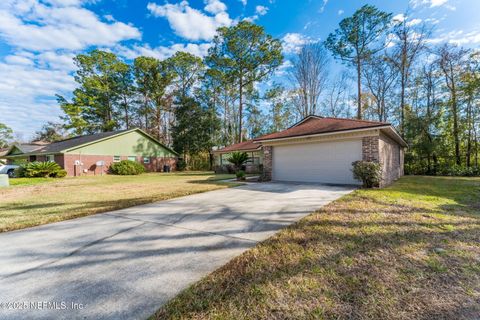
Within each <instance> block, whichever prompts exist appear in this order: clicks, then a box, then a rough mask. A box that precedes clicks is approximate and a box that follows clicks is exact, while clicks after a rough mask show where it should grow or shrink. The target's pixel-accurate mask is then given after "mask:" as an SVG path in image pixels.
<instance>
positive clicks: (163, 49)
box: [113, 43, 211, 60]
mask: <svg viewBox="0 0 480 320" xmlns="http://www.w3.org/2000/svg"><path fill="white" fill-rule="evenodd" d="M210 47H211V44H210V43H201V44H196V43H187V44H183V43H177V44H173V45H171V46H159V47H155V48H152V47H150V46H148V45H143V46H142V45H134V46H132V47H125V46H117V47H115V48H114V49H113V51H114V52H115V53H116V54H118V55H120V56H122V57H125V58H127V59H135V58H136V57H138V56H147V57H153V58H157V59H161V60H163V59H166V58H168V57H170V56H172V55H174V54H175V52H177V51H184V52H189V53H191V54H194V55H196V56H199V57H204V56H206V55H207V53H208V49H209V48H210Z"/></svg>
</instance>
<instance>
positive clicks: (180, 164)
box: [177, 159, 187, 171]
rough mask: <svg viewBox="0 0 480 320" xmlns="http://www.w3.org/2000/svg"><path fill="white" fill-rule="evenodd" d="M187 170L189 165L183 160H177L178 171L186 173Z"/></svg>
mask: <svg viewBox="0 0 480 320" xmlns="http://www.w3.org/2000/svg"><path fill="white" fill-rule="evenodd" d="M185 169H187V163H186V162H185V160H183V159H178V160H177V171H184V170H185Z"/></svg>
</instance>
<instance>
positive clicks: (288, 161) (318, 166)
mask: <svg viewBox="0 0 480 320" xmlns="http://www.w3.org/2000/svg"><path fill="white" fill-rule="evenodd" d="M361 155H362V142H361V140H345V141H336V142H322V143H305V144H292V145H285V146H275V147H273V172H272V174H273V179H274V180H278V181H305V182H319V183H337V184H359V182H358V181H356V180H354V179H353V176H352V171H351V168H352V162H354V161H356V160H361Z"/></svg>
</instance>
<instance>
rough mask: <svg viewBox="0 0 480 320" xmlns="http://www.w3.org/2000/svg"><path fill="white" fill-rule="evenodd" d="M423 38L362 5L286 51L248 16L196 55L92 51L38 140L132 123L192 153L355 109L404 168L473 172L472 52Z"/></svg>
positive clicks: (479, 76)
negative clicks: (397, 140)
mask: <svg viewBox="0 0 480 320" xmlns="http://www.w3.org/2000/svg"><path fill="white" fill-rule="evenodd" d="M431 35H432V26H431V25H427V24H426V23H424V22H422V21H420V20H418V19H412V18H410V17H409V14H408V13H406V14H404V15H397V16H395V17H393V16H392V14H389V13H385V12H382V11H380V10H378V9H377V8H375V7H373V6H370V5H366V6H363V7H361V8H360V9H358V10H357V11H356V12H355V13H354V15H352V16H351V17H347V18H345V19H343V20H342V21H341V22H340V24H339V27H338V29H336V30H335V31H333V32H332V33H331V34H330V35H329V36H328V38H327V39H326V41H325V42H322V43H321V42H312V41H310V42H307V43H306V44H305V45H304V46H303V47H302V48H300V49H299V51H298V52H296V53H295V54H293V55H290V56H287V58H284V56H283V54H282V43H281V41H280V40H278V39H275V38H273V37H272V36H270V35H268V34H267V33H265V31H264V29H263V28H262V27H261V26H258V25H255V24H252V23H250V22H246V21H243V22H240V23H238V24H237V25H235V26H232V27H228V28H227V27H223V28H220V29H218V32H217V35H216V37H215V38H214V40H213V42H212V46H211V48H210V49H209V51H208V54H207V56H205V57H204V58H200V57H196V56H194V55H192V54H190V53H186V52H177V53H176V54H175V55H173V56H172V57H170V58H168V59H165V60H158V59H155V58H151V57H138V58H136V59H135V60H134V61H132V62H126V61H123V60H122V59H120V58H119V57H118V56H116V55H115V54H114V53H110V52H104V51H100V50H94V51H92V52H90V53H88V54H81V55H78V56H77V57H76V58H75V63H76V65H77V67H78V70H77V72H76V75H75V80H76V82H77V83H78V88H77V89H76V90H75V91H74V92H73V95H72V98H71V99H67V98H64V97H61V96H58V101H59V103H60V106H61V108H62V110H63V111H64V116H63V117H62V121H63V123H62V124H61V126H60V127H59V126H58V125H57V127H55V124H52V123H50V124H48V125H46V126H45V127H44V129H42V131H40V132H38V138H41V139H47V140H48V139H51V140H54V139H58V138H59V137H61V136H63V135H64V134H65V133H61V134H59V131H61V129H62V128H64V129H67V130H68V132H70V133H71V134H74V135H79V134H87V133H93V132H99V131H110V130H119V129H127V128H131V127H139V128H142V129H143V130H145V131H146V132H148V133H150V134H152V135H153V136H154V137H156V138H157V139H159V140H160V141H162V142H163V143H165V144H167V145H170V146H172V147H173V148H175V150H177V151H179V152H180V153H181V154H183V155H185V156H186V157H187V158H188V157H189V156H190V157H192V156H194V155H196V154H199V153H202V152H208V151H209V150H211V148H212V147H214V146H223V145H229V144H231V143H235V142H239V141H242V140H245V139H250V138H253V137H256V136H259V135H261V134H265V133H269V132H273V131H278V130H282V129H285V128H286V127H288V126H290V125H291V124H293V123H295V122H296V121H298V120H300V119H301V118H302V117H304V116H307V115H309V114H317V115H321V116H335V117H348V118H351V117H356V118H362V119H370V120H376V121H385V122H390V123H392V124H393V125H394V126H395V127H396V128H397V129H398V131H399V132H400V134H401V135H402V136H403V137H404V138H405V140H407V142H408V143H409V149H408V151H407V154H406V171H407V172H409V173H417V174H476V173H477V174H478V170H477V169H476V167H478V142H479V141H478V140H479V136H478V135H479V129H480V128H479V120H480V119H479V118H480V114H479V113H480V112H479V104H480V52H479V51H478V50H473V49H465V48H461V47H458V46H455V45H453V44H448V43H438V41H437V40H435V39H432V36H431ZM334 59H337V60H338V61H341V62H342V63H343V65H344V67H343V69H342V70H339V66H338V64H334V63H333V60H334ZM286 62H287V63H286ZM282 74H286V75H287V76H285V75H282ZM353 88H355V89H354V90H352V89H353Z"/></svg>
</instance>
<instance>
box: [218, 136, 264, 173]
mask: <svg viewBox="0 0 480 320" xmlns="http://www.w3.org/2000/svg"><path fill="white" fill-rule="evenodd" d="M234 151H241V152H246V153H247V154H248V156H249V159H248V161H247V163H246V164H245V172H247V173H260V172H261V171H262V165H263V152H262V145H261V144H259V143H255V142H254V141H253V140H248V141H244V142H240V143H236V144H232V145H231V146H228V147H225V148H222V149H219V150H214V151H213V154H214V159H215V168H214V170H215V172H216V173H224V172H233V170H234V169H233V165H232V164H231V163H230V162H228V160H227V159H228V158H229V157H230V155H231V154H232V152H234Z"/></svg>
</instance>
